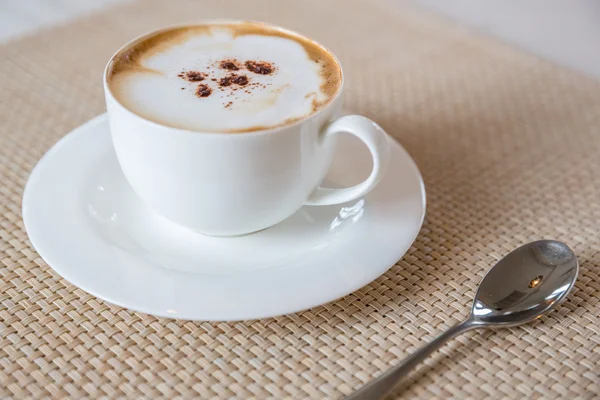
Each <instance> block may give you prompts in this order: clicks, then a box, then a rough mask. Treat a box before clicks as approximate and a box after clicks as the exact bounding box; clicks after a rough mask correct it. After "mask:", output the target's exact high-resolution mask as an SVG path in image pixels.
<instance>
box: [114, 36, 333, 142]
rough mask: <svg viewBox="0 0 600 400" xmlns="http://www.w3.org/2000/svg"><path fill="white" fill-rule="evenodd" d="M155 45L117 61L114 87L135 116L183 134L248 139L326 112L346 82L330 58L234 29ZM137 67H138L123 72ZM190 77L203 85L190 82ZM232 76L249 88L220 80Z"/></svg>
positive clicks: (308, 47) (298, 44) (310, 47)
mask: <svg viewBox="0 0 600 400" xmlns="http://www.w3.org/2000/svg"><path fill="white" fill-rule="evenodd" d="M163 35H164V33H163ZM286 36H287V37H286ZM151 41H152V37H150V38H148V39H146V42H147V43H145V42H144V41H142V42H141V43H140V44H136V45H134V47H133V51H138V53H131V50H130V51H129V54H128V53H127V51H125V52H124V53H122V54H121V55H118V56H117V62H116V65H117V66H119V62H121V64H122V65H120V66H119V67H118V68H116V67H113V72H112V73H111V74H110V75H109V85H110V88H111V91H112V93H113V94H114V95H115V97H116V98H117V99H118V100H119V101H120V102H121V103H122V104H123V105H124V106H125V107H127V108H128V109H130V110H131V111H133V112H135V113H136V114H139V115H140V116H142V117H145V118H147V119H150V120H153V121H156V122H159V123H163V124H166V125H169V126H174V127H177V128H183V129H190V130H198V131H210V132H244V131H253V130H258V129H267V128H271V127H275V126H280V125H285V124H287V123H292V122H294V121H296V120H298V119H301V118H304V117H306V116H308V115H310V114H312V113H314V112H315V111H316V110H318V109H319V108H320V107H322V106H323V105H324V104H326V103H327V102H328V101H329V100H330V99H331V98H332V97H333V96H334V95H335V94H336V93H337V90H338V89H339V85H340V83H341V72H340V70H339V66H338V65H337V63H335V60H334V59H333V57H332V56H331V54H330V53H328V52H327V51H326V50H324V49H322V48H320V47H319V46H318V45H316V44H314V43H308V44H307V42H306V41H304V42H303V41H301V40H295V38H294V37H293V36H292V35H287V33H286V35H282V34H281V32H280V31H277V32H276V33H275V31H273V34H272V35H271V34H269V32H266V33H265V32H259V33H253V32H249V33H247V34H246V33H243V34H240V33H239V32H238V31H237V28H236V25H235V24H233V25H216V26H212V27H210V28H209V29H197V30H192V31H189V32H186V33H185V34H180V35H176V38H175V39H174V38H173V37H168V36H165V37H164V38H163V39H160V38H157V39H156V40H155V42H158V44H157V43H150V42H151ZM132 54H133V56H132ZM118 57H122V58H123V60H120V61H119V60H118ZM132 60H133V64H135V65H129V67H127V68H124V67H123V65H125V64H126V63H129V62H132ZM223 60H234V61H235V62H236V64H237V65H238V66H239V67H240V69H239V70H237V71H231V70H227V69H224V68H222V67H221V66H220V63H221V62H222V61H223ZM246 61H261V62H268V63H270V64H271V65H272V66H273V67H274V70H273V72H272V73H271V74H265V75H263V74H259V73H255V72H252V71H250V70H248V68H246V66H245V64H244V63H245V62H246ZM189 71H194V72H200V73H202V74H203V76H204V78H203V79H202V81H188V80H186V79H185V73H186V72H189ZM182 73H183V74H184V75H183V76H181V74H182ZM231 74H235V75H236V76H246V77H247V78H248V83H247V84H245V85H238V84H232V85H230V86H221V85H220V80H221V79H222V78H224V77H226V76H231ZM199 85H206V86H208V87H209V89H210V95H208V96H206V97H199V95H197V94H196V91H197V88H198V86H199Z"/></svg>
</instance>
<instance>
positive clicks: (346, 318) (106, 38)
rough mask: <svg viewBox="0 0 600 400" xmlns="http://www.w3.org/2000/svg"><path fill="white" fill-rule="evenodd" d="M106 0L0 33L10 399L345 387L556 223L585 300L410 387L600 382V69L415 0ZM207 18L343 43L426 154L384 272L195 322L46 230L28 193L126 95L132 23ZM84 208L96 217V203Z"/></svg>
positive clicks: (363, 108) (425, 334)
mask: <svg viewBox="0 0 600 400" xmlns="http://www.w3.org/2000/svg"><path fill="white" fill-rule="evenodd" d="M115 1H117V0H115ZM548 1H551V0H548ZM565 1H567V0H565ZM74 2H75V0H61V1H60V2H52V3H50V2H49V1H48V2H46V1H44V2H43V4H42V2H38V1H36V0H31V1H29V0H28V1H27V4H28V6H29V7H30V8H35V7H32V5H34V4H41V5H40V7H44V6H46V7H50V5H52V6H53V5H55V4H61V5H65V4H66V5H67V6H65V7H67V8H68V5H69V4H73V3H74ZM113 2H114V1H113ZM481 2H482V3H483V0H482V1H481ZM0 3H2V5H3V6H4V7H5V8H4V9H3V11H2V12H1V13H0V14H1V15H3V18H5V19H11V18H9V17H6V15H7V14H6V12H5V11H6V10H8V6H7V5H9V6H11V7H16V8H13V9H16V10H21V11H23V7H21V6H20V2H7V1H3V2H2V1H0ZM491 3H493V1H492V2H490V1H489V0H486V1H485V4H491ZM46 4H47V5H46ZM82 4H83V3H82ZM106 4H111V3H110V2H108V3H107V2H104V3H103V4H102V5H100V6H104V5H106ZM233 5H235V7H233ZM88 6H89V7H87V8H86V7H84V6H83V5H81V6H80V7H81V8H80V9H79V11H78V12H77V13H75V14H69V13H66V12H56V13H54V14H52V13H46V14H44V16H40V15H38V14H36V13H35V12H32V13H30V14H26V15H27V17H20V19H25V20H32V21H33V20H35V21H38V23H30V24H29V25H28V26H29V27H30V28H27V29H31V30H29V31H28V30H27V29H25V28H20V29H21V31H20V32H21V33H19V34H17V33H13V34H11V35H12V36H10V35H8V34H7V37H9V36H10V37H11V39H10V40H9V39H6V40H9V43H7V44H6V45H2V46H0V71H2V73H0V87H1V88H2V90H1V91H0V121H2V122H0V382H1V383H0V398H100V397H107V398H198V397H204V398H227V399H230V398H243V399H250V398H260V399H263V398H276V399H282V398H294V399H296V398H297V399H306V398H314V399H323V398H331V399H337V398H341V397H342V396H343V395H347V394H349V393H351V392H352V391H353V390H355V389H357V388H358V387H360V386H361V385H363V384H364V383H366V382H367V381H369V380H370V379H373V378H374V377H375V376H378V375H379V374H381V373H383V372H384V371H385V370H386V369H388V368H389V367H390V366H392V365H395V364H397V363H398V362H399V361H400V360H401V359H402V358H403V357H405V356H407V355H408V354H411V353H412V352H414V351H415V349H417V348H418V347H420V346H422V345H423V344H424V343H426V342H427V341H430V340H431V339H432V338H433V337H435V336H436V335H438V334H439V333H440V332H442V331H444V330H445V329H447V328H448V327H449V326H450V325H453V324H455V323H457V322H459V321H460V320H462V319H464V317H465V315H466V314H467V312H468V310H469V308H470V304H471V301H472V297H473V296H474V293H475V290H476V288H477V284H478V283H479V282H480V281H481V279H482V277H483V275H484V274H485V272H486V271H487V270H488V269H489V268H490V266H491V265H493V264H494V263H495V262H497V261H498V260H499V259H500V258H501V257H502V256H503V255H505V254H507V253H508V252H509V251H511V250H512V249H514V248H515V247H516V246H519V245H521V244H523V243H526V242H529V241H533V240H538V239H541V238H553V239H556V240H560V241H563V242H565V243H567V244H569V245H570V246H571V247H572V248H573V249H574V251H575V253H576V254H577V256H578V258H579V260H580V263H581V269H580V275H579V279H578V281H577V283H576V285H575V288H574V289H573V291H572V292H571V293H570V294H569V296H568V298H567V299H566V301H565V302H564V303H563V304H562V305H561V306H560V307H558V309H557V310H556V311H554V312H552V313H550V314H549V315H548V316H546V317H545V318H543V319H540V320H536V321H534V322H532V323H531V324H527V325H525V326H521V327H515V328H511V329H502V330H500V329H498V330H495V331H489V332H472V333H467V334H465V335H464V336H461V337H459V338H456V339H454V340H452V341H451V342H450V343H448V344H447V345H446V346H444V347H443V348H442V349H440V350H439V352H437V353H436V354H435V355H433V356H432V357H431V358H430V359H428V360H427V361H426V362H425V365H424V366H423V368H422V369H421V370H420V371H418V372H417V373H416V374H415V375H413V383H412V385H405V386H404V387H403V388H401V390H403V392H402V394H403V395H405V396H406V398H419V399H425V398H426V399H440V400H442V399H447V398H457V399H479V398H511V399H512V398H528V399H563V398H567V399H592V398H597V397H598V396H597V394H598V393H600V386H599V384H600V377H599V375H598V365H600V275H599V272H600V269H599V268H598V265H600V230H599V229H598V224H597V221H598V219H599V218H600V200H599V199H600V157H598V155H599V154H600V140H598V126H600V82H599V81H597V80H594V79H590V78H588V77H586V76H585V75H582V74H580V73H578V72H574V71H572V70H569V69H565V68H563V67H561V66H560V65H557V64H556V63H555V62H548V61H547V60H545V59H543V58H540V57H537V56H535V55H532V54H531V52H524V51H522V50H521V49H520V48H517V47H515V46H513V45H505V44H504V43H502V42H500V41H498V40H496V39H493V38H490V37H486V36H485V35H478V34H476V33H475V34H474V33H473V30H472V29H470V28H465V27H463V26H462V25H461V24H455V23H448V21H449V20H448V18H445V17H439V15H438V14H435V13H431V12H428V11H426V10H425V9H424V8H423V7H415V6H414V4H412V3H410V4H409V2H408V1H407V2H398V3H394V2H392V0H369V1H366V0H329V1H322V0H303V1H302V2H300V1H295V0H289V1H284V0H253V1H252V2H242V1H241V0H219V1H189V0H169V1H168V2H167V1H164V0H144V1H141V2H130V3H127V4H124V5H122V4H119V5H118V6H116V7H117V8H114V9H113V8H109V9H106V8H105V9H103V10H102V11H97V10H98V8H97V7H100V6H98V5H90V4H89V2H88ZM94 7H96V8H94ZM16 13H17V11H15V15H17V14H16ZM86 13H91V15H89V16H85V14H86ZM497 14H499V13H497ZM50 15H54V17H55V18H54V19H52V18H50V17H49V16H50ZM194 15H195V16H199V15H206V16H208V17H212V18H225V17H230V18H253V19H261V20H267V21H273V22H274V23H277V24H280V25H283V26H289V27H291V28H292V29H297V30H299V31H301V32H307V33H308V34H310V35H311V36H314V37H316V38H319V40H322V41H323V42H324V43H327V45H328V46H329V47H330V48H331V49H332V50H333V51H334V52H335V53H336V54H337V55H338V57H339V58H340V60H341V61H342V63H343V64H344V72H345V76H346V77H347V83H348V85H347V86H346V94H345V98H344V101H345V106H346V107H347V109H348V110H351V111H352V112H355V113H357V114H362V115H366V116H368V117H370V118H372V119H373V120H375V121H377V122H378V123H379V124H380V125H381V126H382V127H383V128H384V129H386V131H387V132H388V133H389V134H390V135H391V137H393V138H394V139H395V140H397V141H398V142H399V143H401V144H402V146H403V147H404V148H405V149H406V150H407V151H408V152H409V153H410V154H411V156H412V157H413V159H414V160H415V162H416V163H417V165H418V166H419V168H420V170H421V172H422V175H423V178H424V180H425V184H426V187H427V208H428V209H427V217H426V220H425V224H424V226H423V229H422V230H421V232H420V234H419V237H418V238H417V240H416V241H415V243H414V244H413V246H412V247H411V249H410V250H409V252H408V253H407V254H406V255H405V256H404V257H403V258H402V259H401V260H398V262H397V263H396V264H395V265H393V266H391V268H390V269H389V270H388V271H387V272H386V273H385V274H384V275H382V276H381V277H379V278H378V279H376V280H375V281H373V282H372V283H371V284H369V285H366V286H365V287H363V288H361V289H359V290H357V291H355V292H354V293H352V294H350V295H348V296H346V297H344V298H341V299H339V300H336V301H334V302H330V303H327V304H324V305H323V306H320V307H316V308H313V309H311V310H306V311H304V312H299V313H294V314H290V315H286V316H281V317H277V318H270V319H264V320H257V321H243V322H238V323H209V322H202V321H194V322H191V321H182V320H170V319H163V318H156V317H153V316H151V315H147V314H143V313H137V312H133V311H131V310H128V309H125V308H121V307H117V306H112V305H110V304H108V303H105V302H103V301H101V300H99V299H98V298H96V297H94V296H93V295H91V294H89V293H86V292H84V291H83V290H81V289H79V288H77V287H75V286H74V285H72V284H70V283H69V282H67V281H66V280H64V279H62V278H61V277H60V276H59V275H58V274H56V273H55V272H54V271H53V270H52V269H51V268H50V266H49V265H48V264H47V263H46V262H44V260H42V259H41V258H40V256H39V254H37V252H36V251H35V250H34V249H33V248H32V247H31V243H30V242H29V240H28V236H27V233H26V232H25V229H24V226H23V220H22V208H21V205H22V193H23V189H24V186H25V184H26V182H27V178H28V176H29V174H30V172H31V170H32V169H33V168H34V166H35V165H36V163H37V162H38V160H39V159H40V158H41V157H42V156H43V154H44V153H45V152H47V151H48V149H49V148H51V146H52V145H54V144H55V143H56V142H57V141H58V140H60V138H62V137H64V135H65V134H66V132H69V131H70V130H71V129H73V128H75V127H77V126H79V125H81V124H82V123H84V122H85V121H87V120H89V119H90V118H92V117H93V116H96V115H98V114H100V113H102V112H104V111H105V109H106V108H105V103H104V96H103V90H102V85H99V84H98V77H99V76H101V74H102V71H103V68H104V65H105V62H106V60H107V59H108V58H109V57H110V55H111V54H113V52H114V49H115V48H117V47H118V46H119V45H121V44H122V43H124V42H125V41H126V40H128V39H129V38H131V37H134V36H135V35H138V34H140V33H141V32H145V31H148V30H150V29H152V28H154V27H156V26H158V25H161V24H169V23H177V22H179V21H185V20H189V18H190V16H194ZM78 16H80V17H81V18H79V17H78ZM17 19H19V18H17V17H16V16H15V18H14V20H15V21H16V20H17ZM60 21H62V22H60ZM66 21H68V22H66ZM65 22H66V23H65ZM57 23H59V24H61V26H58V27H53V28H52V29H44V28H43V27H44V26H45V27H48V26H52V25H54V24H57ZM0 26H4V27H5V26H6V25H4V24H3V22H2V21H0ZM12 26H13V27H14V26H17V27H18V26H21V27H23V25H19V24H13V25H12ZM36 26H37V27H38V28H35V27H36ZM40 27H42V29H43V31H42V32H39V31H38V32H37V33H35V34H34V33H31V32H35V30H36V29H40ZM13 32H14V30H13ZM28 32H30V33H31V34H29V33H28ZM364 32H368V33H369V34H368V35H366V34H364ZM23 34H25V35H28V36H27V37H22V35H23ZM374 60H385V62H373V61H374ZM85 156H87V155H86V154H82V157H85ZM84 200H85V198H84V197H82V201H84ZM368 207H369V206H368V205H367V211H366V212H369V211H368ZM73 212H74V213H79V214H78V215H80V217H81V218H88V217H89V216H88V215H87V214H86V213H87V208H86V207H85V205H84V204H83V203H81V207H74V208H73ZM57 229H69V226H68V225H65V226H64V227H63V226H60V227H57ZM89 234H90V235H93V234H94V233H93V232H91V231H90V232H89ZM373 234H375V235H376V234H377V232H373ZM76 248H77V243H69V244H66V245H65V247H64V248H61V250H62V251H75V250H76ZM107 251H116V252H121V251H122V250H119V249H117V248H111V249H110V250H109V249H108V248H107ZM122 255H123V256H124V257H127V254H126V253H123V254H122ZM250 261H251V260H249V262H250ZM86 266H87V265H86V264H85V262H82V263H81V267H82V268H85V267H86ZM166 266H168V265H166ZM349 267H351V265H349ZM324 273H325V274H330V273H332V271H329V270H324ZM348 273H352V270H351V269H350V268H349V269H346V270H343V271H339V273H338V274H336V275H333V279H339V280H342V279H345V277H346V275H347V274H348ZM329 276H330V277H331V276H332V275H329ZM116 284H118V282H117V283H116ZM157 290H169V282H165V287H164V288H157ZM523 290H527V289H525V288H523ZM170 293H172V294H173V296H177V292H176V291H173V290H171V291H170ZM520 293H523V291H518V292H512V293H507V296H513V295H521V294H520Z"/></svg>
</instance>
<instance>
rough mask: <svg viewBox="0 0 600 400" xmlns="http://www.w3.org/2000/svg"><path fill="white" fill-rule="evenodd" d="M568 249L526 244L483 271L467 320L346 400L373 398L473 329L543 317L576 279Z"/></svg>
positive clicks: (576, 267)
mask: <svg viewBox="0 0 600 400" xmlns="http://www.w3.org/2000/svg"><path fill="white" fill-rule="evenodd" d="M578 272H579V263H578V262H577V257H576V256H575V253H573V250H571V249H570V248H569V246H567V245H566V244H564V243H561V242H557V241H555V240H540V241H537V242H531V243H528V244H525V245H523V246H521V247H519V248H517V249H516V250H513V251H512V252H511V253H509V254H508V255H506V256H505V257H504V258H502V259H501V260H500V261H498V263H496V265H494V267H493V268H492V269H491V270H489V271H488V273H487V274H486V275H485V277H484V278H483V280H482V281H481V283H480V284H479V288H478V289H477V294H476V295H475V300H474V301H473V307H472V309H471V313H470V315H469V317H468V318H467V319H466V320H465V321H463V322H461V323H459V324H457V325H454V326H453V327H451V328H450V329H448V330H447V331H446V332H444V333H442V334H441V335H439V336H438V337H437V338H435V339H434V340H433V341H431V342H430V343H429V344H427V345H425V346H424V347H422V348H421V349H419V350H417V351H416V352H414V353H413V354H411V355H410V356H408V357H406V358H405V359H404V360H403V361H402V362H401V363H400V364H399V365H396V366H395V367H393V368H391V369H390V370H389V371H387V372H385V373H384V374H383V375H381V376H380V377H378V378H377V379H375V380H374V381H372V382H370V383H368V384H367V385H366V386H364V387H363V388H361V389H360V390H358V391H357V392H355V393H353V394H351V395H350V396H348V397H346V400H376V399H379V398H381V397H382V396H383V395H385V394H387V393H388V392H389V391H390V390H391V389H393V388H394V387H395V386H396V384H397V383H399V381H400V380H402V378H404V377H406V376H407V375H408V373H409V372H410V370H412V369H413V368H414V367H416V366H417V365H418V364H419V363H421V362H422V361H423V360H424V359H425V358H426V357H427V356H429V355H430V354H431V353H432V352H433V351H435V350H436V349H438V348H439V347H440V346H442V345H443V344H444V343H446V341H448V340H449V339H451V338H453V337H454V336H457V335H459V334H461V333H463V332H466V331H469V330H471V329H478V328H492V327H500V326H514V325H520V324H524V323H526V322H530V321H532V320H534V319H536V318H539V317H541V316H542V315H543V314H546V313H548V312H549V311H550V310H551V309H552V308H554V307H555V306H556V305H557V304H559V303H560V302H561V301H562V300H564V298H565V297H566V296H567V293H569V291H570V290H571V288H572V287H573V285H574V284H575V280H576V279H577V273H578Z"/></svg>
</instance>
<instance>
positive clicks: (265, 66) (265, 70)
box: [245, 61, 273, 75]
mask: <svg viewBox="0 0 600 400" xmlns="http://www.w3.org/2000/svg"><path fill="white" fill-rule="evenodd" d="M245 65H246V68H247V69H248V71H250V72H254V73H255V74H259V75H270V74H271V73H272V72H273V64H271V63H270V62H266V61H246V62H245Z"/></svg>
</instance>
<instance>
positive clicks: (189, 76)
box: [177, 71, 206, 82]
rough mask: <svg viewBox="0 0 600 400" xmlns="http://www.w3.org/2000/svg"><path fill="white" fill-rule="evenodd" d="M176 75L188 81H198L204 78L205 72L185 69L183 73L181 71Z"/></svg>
mask: <svg viewBox="0 0 600 400" xmlns="http://www.w3.org/2000/svg"><path fill="white" fill-rule="evenodd" d="M177 76H178V77H180V78H183V79H185V80H186V81H188V82H200V81H203V80H204V78H206V75H205V74H203V73H202V72H198V71H187V72H186V73H185V74H184V73H183V72H182V73H180V74H179V75H177Z"/></svg>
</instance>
